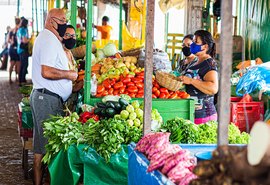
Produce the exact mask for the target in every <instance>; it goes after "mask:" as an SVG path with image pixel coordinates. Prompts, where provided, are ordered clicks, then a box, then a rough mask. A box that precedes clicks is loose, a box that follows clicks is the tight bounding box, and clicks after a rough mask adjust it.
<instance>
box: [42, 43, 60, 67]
mask: <svg viewBox="0 0 270 185" xmlns="http://www.w3.org/2000/svg"><path fill="white" fill-rule="evenodd" d="M39 44H40V47H39V54H40V56H39V57H40V61H41V62H40V64H41V65H46V66H49V67H55V64H56V61H57V57H58V54H57V52H56V48H55V47H53V46H54V45H55V44H53V42H51V41H48V40H47V41H44V43H42V42H40V43H39Z"/></svg>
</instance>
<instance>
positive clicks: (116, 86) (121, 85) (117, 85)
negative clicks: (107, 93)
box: [113, 82, 124, 89]
mask: <svg viewBox="0 0 270 185" xmlns="http://www.w3.org/2000/svg"><path fill="white" fill-rule="evenodd" d="M123 86H124V84H123V82H117V83H116V84H114V86H113V88H114V89H120V88H121V87H123Z"/></svg>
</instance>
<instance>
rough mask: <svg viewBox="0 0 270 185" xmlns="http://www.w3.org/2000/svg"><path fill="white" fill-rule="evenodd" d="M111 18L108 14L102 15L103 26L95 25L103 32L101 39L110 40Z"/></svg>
mask: <svg viewBox="0 0 270 185" xmlns="http://www.w3.org/2000/svg"><path fill="white" fill-rule="evenodd" d="M109 21H110V19H109V17H107V16H104V17H102V26H96V25H93V27H94V28H96V29H97V31H99V32H100V33H101V39H105V40H110V38H111V32H112V27H111V26H110V25H108V23H109Z"/></svg>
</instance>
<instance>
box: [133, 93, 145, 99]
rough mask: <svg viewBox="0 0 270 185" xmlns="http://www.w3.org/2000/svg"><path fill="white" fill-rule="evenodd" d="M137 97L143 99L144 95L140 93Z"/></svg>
mask: <svg viewBox="0 0 270 185" xmlns="http://www.w3.org/2000/svg"><path fill="white" fill-rule="evenodd" d="M135 97H136V98H143V94H142V93H139V92H138V94H136V96H135Z"/></svg>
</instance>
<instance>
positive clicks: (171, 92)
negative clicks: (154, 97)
mask: <svg viewBox="0 0 270 185" xmlns="http://www.w3.org/2000/svg"><path fill="white" fill-rule="evenodd" d="M169 94H170V95H172V94H174V91H170V90H169ZM176 94H177V93H176Z"/></svg>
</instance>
